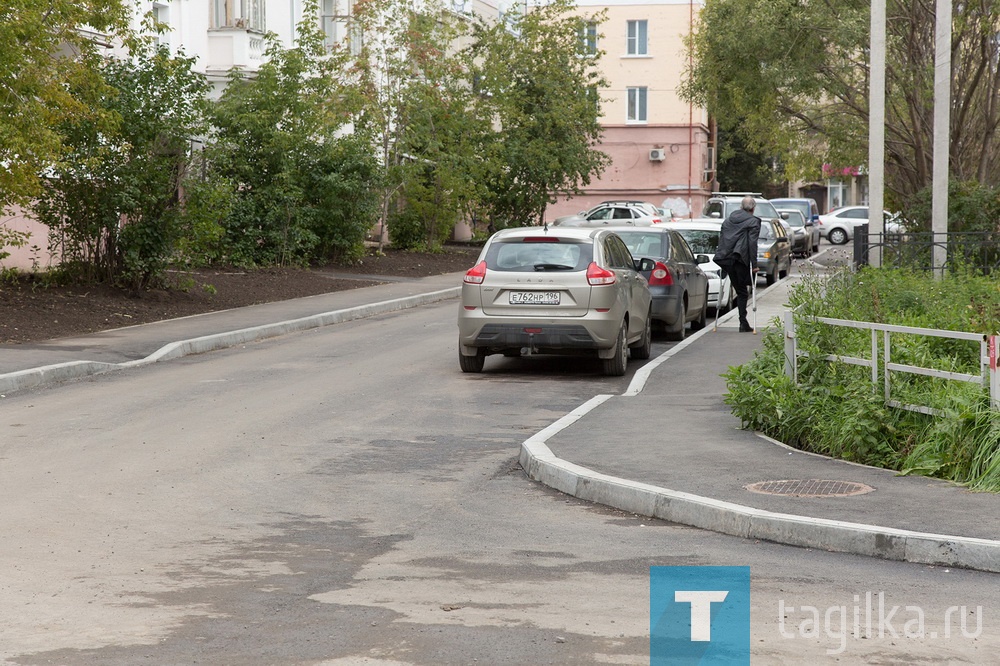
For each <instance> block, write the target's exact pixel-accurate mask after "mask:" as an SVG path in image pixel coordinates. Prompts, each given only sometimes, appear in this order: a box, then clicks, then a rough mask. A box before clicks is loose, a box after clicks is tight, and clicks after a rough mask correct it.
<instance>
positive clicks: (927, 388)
mask: <svg viewBox="0 0 1000 666" xmlns="http://www.w3.org/2000/svg"><path fill="white" fill-rule="evenodd" d="M789 303H790V305H791V306H792V307H797V308H798V309H797V312H798V313H799V315H800V316H797V317H796V338H797V344H798V347H799V349H800V350H803V351H806V352H811V353H812V356H811V357H802V358H800V359H799V362H798V380H799V383H798V385H797V386H796V385H795V384H794V383H793V382H792V381H791V379H789V378H788V377H786V376H785V374H784V364H785V357H784V340H783V336H782V334H781V333H780V332H779V331H777V330H771V331H769V332H767V333H766V334H765V335H764V337H763V339H762V346H761V349H760V350H759V351H758V352H757V353H756V354H755V356H754V358H753V360H751V361H750V362H749V363H746V364H744V365H742V366H740V367H737V368H731V369H730V370H729V372H728V373H727V374H726V375H725V377H726V380H727V385H728V394H727V396H726V403H727V404H729V405H730V406H731V407H732V409H733V413H734V414H735V415H736V416H737V417H739V418H740V420H741V421H742V422H743V424H744V427H748V428H752V429H755V430H760V431H762V432H764V433H766V434H768V435H769V436H771V437H774V438H776V439H779V440H781V441H784V442H786V443H787V444H789V445H791V446H795V447H798V448H801V449H803V450H807V451H812V452H815V453H821V454H824V455H828V456H833V457H838V458H843V459H846V460H852V461H855V462H860V463H864V464H869V465H877V466H881V467H886V468H889V469H895V470H901V471H902V472H904V473H912V474H925V475H928V476H935V477H939V478H944V479H949V480H952V481H956V482H959V483H963V484H967V485H968V486H969V487H970V488H974V489H977V490H989V491H993V492H1000V411H997V410H991V409H990V406H989V395H988V389H986V388H983V387H980V386H977V385H974V384H969V383H963V382H956V381H948V380H943V379H938V378H932V377H923V376H917V375H904V374H902V373H894V374H893V379H892V397H893V398H894V399H897V400H900V401H901V402H903V403H908V404H921V405H926V406H931V407H933V408H935V409H938V410H941V411H942V412H943V415H941V416H929V415H925V414H922V413H915V412H911V411H908V410H903V409H898V408H894V407H889V406H887V405H886V404H885V402H884V396H883V388H882V384H881V382H879V383H878V384H877V385H873V383H872V381H871V376H870V370H869V369H868V368H864V367H861V366H854V365H847V364H838V363H830V362H828V361H826V360H825V359H821V358H819V357H820V355H826V354H831V353H836V354H839V355H842V356H853V357H857V358H870V356H871V337H870V336H871V334H870V333H869V332H868V331H861V330H852V329H842V328H839V327H837V328H835V327H831V326H827V325H824V324H819V323H815V322H813V321H812V320H811V316H824V317H832V318H838V319H853V320H858V321H875V322H880V323H889V324H896V325H903V326H915V327H923V328H936V329H944V330H954V331H966V332H974V333H996V332H997V328H998V323H1000V317H997V316H996V313H997V312H998V311H1000V286H998V285H997V284H996V282H995V281H993V280H991V279H988V278H986V277H983V276H981V275H976V274H974V273H955V274H949V275H947V276H945V277H944V278H943V279H941V280H934V279H933V278H932V277H931V276H930V275H929V274H927V273H920V272H911V271H904V270H893V269H872V268H867V269H864V270H862V271H860V272H858V273H857V274H855V275H837V276H834V277H832V278H831V279H829V280H826V281H824V280H821V279H819V278H812V279H806V280H804V281H803V282H802V283H800V284H799V285H796V286H795V287H793V288H792V291H791V292H790V295H789ZM892 360H893V361H894V362H896V363H908V364H913V365H920V366H924V367H933V368H937V369H940V370H949V371H952V372H960V373H966V374H978V373H979V371H980V349H979V345H978V344H977V343H973V342H965V341H957V340H951V339H946V338H935V337H928V336H911V335H902V334H892Z"/></svg>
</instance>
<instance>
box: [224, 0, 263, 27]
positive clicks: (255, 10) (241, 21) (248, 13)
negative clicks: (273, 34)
mask: <svg viewBox="0 0 1000 666" xmlns="http://www.w3.org/2000/svg"><path fill="white" fill-rule="evenodd" d="M212 27H214V28H244V29H249V30H255V31H257V32H264V31H265V30H266V29H267V21H266V18H265V16H264V0H213V1H212Z"/></svg>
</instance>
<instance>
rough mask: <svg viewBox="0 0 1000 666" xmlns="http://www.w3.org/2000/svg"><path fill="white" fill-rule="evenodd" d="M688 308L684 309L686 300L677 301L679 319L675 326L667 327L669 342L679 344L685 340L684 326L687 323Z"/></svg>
mask: <svg viewBox="0 0 1000 666" xmlns="http://www.w3.org/2000/svg"><path fill="white" fill-rule="evenodd" d="M686 316H687V308H686V307H684V299H683V298H681V299H680V300H678V301H677V318H676V320H675V321H674V323H673V325H670V326H667V331H666V333H667V340H670V341H672V342H677V341H678V340H683V339H684V324H686V323H687V319H686Z"/></svg>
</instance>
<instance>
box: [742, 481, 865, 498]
mask: <svg viewBox="0 0 1000 666" xmlns="http://www.w3.org/2000/svg"><path fill="white" fill-rule="evenodd" d="M744 488H746V489H747V490H749V491H750V492H752V493H762V494H764V495H787V496H789V497H849V496H851V495H864V494H865V493H870V492H872V491H873V490H875V489H874V488H872V487H871V486H868V485H865V484H863V483H857V482H855V481H828V480H825V479H786V480H783V481H758V482H757V483H751V484H750V485H748V486H744Z"/></svg>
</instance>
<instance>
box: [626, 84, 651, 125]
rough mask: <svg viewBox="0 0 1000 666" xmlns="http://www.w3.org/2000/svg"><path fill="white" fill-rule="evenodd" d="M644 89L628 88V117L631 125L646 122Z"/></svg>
mask: <svg viewBox="0 0 1000 666" xmlns="http://www.w3.org/2000/svg"><path fill="white" fill-rule="evenodd" d="M646 90H647V88H646V87H641V88H628V117H627V118H626V120H628V122H631V123H644V122H646Z"/></svg>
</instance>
